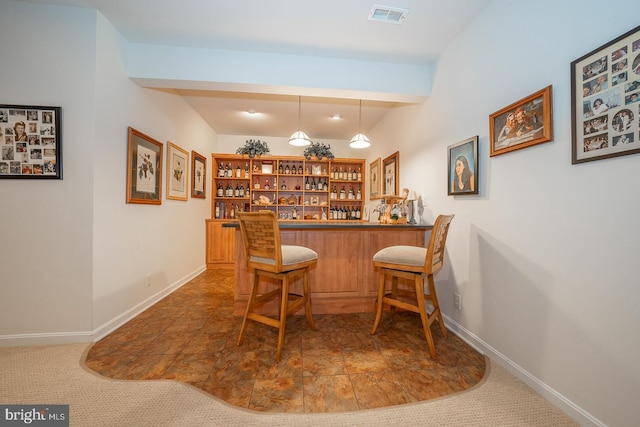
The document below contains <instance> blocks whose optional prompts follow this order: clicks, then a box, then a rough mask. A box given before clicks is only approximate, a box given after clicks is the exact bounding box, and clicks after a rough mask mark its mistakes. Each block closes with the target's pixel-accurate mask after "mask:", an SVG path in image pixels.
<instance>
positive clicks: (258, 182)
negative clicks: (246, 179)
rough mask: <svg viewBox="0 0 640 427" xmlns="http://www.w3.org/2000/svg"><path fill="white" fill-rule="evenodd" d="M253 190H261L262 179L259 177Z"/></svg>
mask: <svg viewBox="0 0 640 427" xmlns="http://www.w3.org/2000/svg"><path fill="white" fill-rule="evenodd" d="M253 188H255V189H256V190H259V189H260V179H259V178H258V177H256V183H255V184H253Z"/></svg>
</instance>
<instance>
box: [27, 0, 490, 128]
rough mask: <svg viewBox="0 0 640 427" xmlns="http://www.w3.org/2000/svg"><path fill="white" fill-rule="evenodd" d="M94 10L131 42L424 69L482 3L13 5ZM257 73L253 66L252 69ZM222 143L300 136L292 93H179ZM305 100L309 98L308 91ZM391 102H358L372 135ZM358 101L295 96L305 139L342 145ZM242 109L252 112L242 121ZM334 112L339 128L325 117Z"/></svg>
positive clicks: (256, 0) (209, 0)
mask: <svg viewBox="0 0 640 427" xmlns="http://www.w3.org/2000/svg"><path fill="white" fill-rule="evenodd" d="M20 1H30V2H34V3H47V4H58V5H66V6H77V7H86V8H92V9H97V10H99V11H100V12H101V13H102V14H103V15H104V16H105V17H106V18H107V19H108V20H109V21H110V22H111V24H112V25H113V26H114V27H115V28H116V29H117V30H118V31H119V32H120V33H121V34H122V35H123V36H124V37H125V38H126V39H127V40H128V41H129V42H131V43H140V44H158V45H168V46H181V47H199V48H209V49H223V50H235V51H247V52H265V53H276V54H287V55H301V56H314V57H322V58H325V57H326V58H327V60H329V59H330V58H331V59H335V58H342V59H353V60H361V61H374V62H390V63H399V64H415V65H430V64H434V63H435V62H436V61H437V58H438V56H439V55H440V54H441V53H442V52H443V50H444V49H445V47H446V46H447V45H448V44H449V43H450V42H451V40H452V39H454V38H455V37H456V36H457V35H458V34H459V33H460V32H462V31H463V30H464V29H465V27H466V26H467V25H469V23H470V22H471V21H472V20H473V19H474V18H475V17H476V16H477V14H478V13H480V11H481V10H482V9H483V8H484V7H486V5H487V4H488V3H489V2H490V0H380V1H375V0H20ZM374 5H384V6H390V7H401V8H406V9H409V13H408V15H407V17H406V19H405V20H404V22H403V23H402V24H400V25H396V24H386V23H379V22H372V21H369V20H368V14H369V11H370V10H371V8H372V6H374ZM258 66H259V65H258ZM179 93H180V94H181V95H182V96H184V98H185V99H186V100H187V102H189V104H191V105H192V106H193V108H194V109H195V110H196V111H198V112H199V114H200V115H201V116H202V117H203V118H204V119H205V120H206V121H207V122H208V123H209V124H210V125H211V126H212V128H213V129H215V130H216V132H218V133H219V134H224V135H257V136H272V137H288V136H290V135H291V134H292V133H293V132H294V131H296V130H297V128H298V95H300V94H299V93H283V92H281V91H280V92H278V93H277V94H276V93H274V94H259V93H241V92H231V91H205V90H184V89H181V90H179ZM307 93H309V92H307ZM398 105H402V104H398V103H392V102H388V101H381V100H376V99H366V100H364V101H363V103H362V129H363V131H365V133H366V131H367V130H370V129H371V128H372V127H374V126H375V124H376V123H377V122H378V121H379V120H380V119H381V118H382V117H383V116H384V115H385V114H386V112H387V111H388V110H389V109H390V108H394V107H396V106H398ZM358 107H359V100H357V99H353V97H352V96H349V95H347V94H346V93H345V96H344V98H341V97H340V96H338V97H334V98H325V97H321V96H317V97H316V96H313V95H311V96H307V95H305V96H303V97H302V109H301V116H302V119H301V121H302V129H303V130H304V131H305V132H306V133H307V134H309V136H310V137H311V139H337V140H349V139H350V138H351V137H352V136H353V135H354V134H356V133H357V131H358V120H359V109H358ZM249 109H253V110H255V111H256V112H257V113H258V114H255V115H253V116H252V117H249V115H247V114H241V112H243V111H247V110H249ZM333 114H339V115H340V117H341V119H340V120H331V119H330V116H332V115H333Z"/></svg>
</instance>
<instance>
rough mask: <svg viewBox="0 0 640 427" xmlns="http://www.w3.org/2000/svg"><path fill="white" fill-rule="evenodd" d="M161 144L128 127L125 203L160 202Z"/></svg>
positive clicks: (151, 203) (158, 203)
mask: <svg viewBox="0 0 640 427" xmlns="http://www.w3.org/2000/svg"><path fill="white" fill-rule="evenodd" d="M163 147H164V146H163V144H162V143H161V142H159V141H156V140H155V139H153V138H151V137H150V136H148V135H145V134H144V133H142V132H140V131H138V130H136V129H134V128H132V127H129V137H128V145H127V203H142V204H148V205H160V204H162V155H163Z"/></svg>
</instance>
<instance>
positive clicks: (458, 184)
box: [447, 135, 478, 196]
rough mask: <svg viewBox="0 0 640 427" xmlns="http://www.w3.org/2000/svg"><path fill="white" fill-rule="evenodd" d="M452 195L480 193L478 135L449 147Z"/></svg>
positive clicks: (448, 158)
mask: <svg viewBox="0 0 640 427" xmlns="http://www.w3.org/2000/svg"><path fill="white" fill-rule="evenodd" d="M447 160H448V162H447V164H448V170H449V173H448V177H449V178H448V182H449V185H448V186H447V191H448V194H449V195H450V196H458V195H465V194H478V184H477V183H478V136H477V135H476V136H473V137H471V138H467V139H465V140H463V141H460V142H458V143H457V144H453V145H450V146H449V147H448V148H447Z"/></svg>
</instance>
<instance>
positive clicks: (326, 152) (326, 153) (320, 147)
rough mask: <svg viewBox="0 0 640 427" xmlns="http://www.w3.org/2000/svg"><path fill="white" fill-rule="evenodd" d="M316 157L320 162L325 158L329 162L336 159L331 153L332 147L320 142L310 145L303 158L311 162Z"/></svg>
mask: <svg viewBox="0 0 640 427" xmlns="http://www.w3.org/2000/svg"><path fill="white" fill-rule="evenodd" d="M314 155H315V156H316V157H317V158H318V160H322V159H323V158H325V157H326V158H327V159H329V160H333V159H334V158H335V156H334V155H333V153H332V152H331V145H324V144H320V143H319V142H312V143H311V145H308V146H307V148H305V149H304V153H303V156H304V158H305V159H307V160H309V159H311V157H312V156H314Z"/></svg>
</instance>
